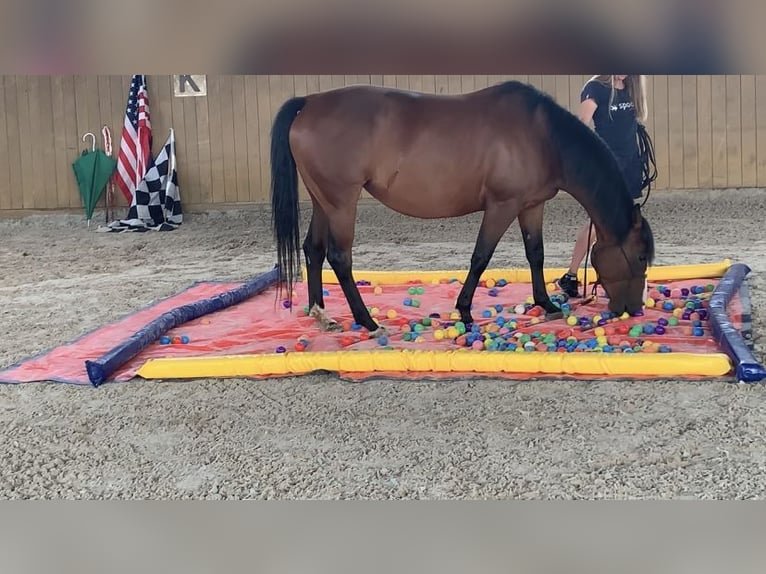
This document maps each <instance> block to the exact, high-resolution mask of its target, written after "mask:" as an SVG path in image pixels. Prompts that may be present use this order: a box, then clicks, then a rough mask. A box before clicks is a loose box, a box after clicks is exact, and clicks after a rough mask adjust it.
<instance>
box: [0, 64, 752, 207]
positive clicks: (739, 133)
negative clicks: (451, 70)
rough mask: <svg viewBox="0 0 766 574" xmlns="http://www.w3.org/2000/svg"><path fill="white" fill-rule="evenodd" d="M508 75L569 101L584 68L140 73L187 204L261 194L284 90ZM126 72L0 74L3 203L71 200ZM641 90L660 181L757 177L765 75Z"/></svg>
mask: <svg viewBox="0 0 766 574" xmlns="http://www.w3.org/2000/svg"><path fill="white" fill-rule="evenodd" d="M505 79H519V80H522V81H528V82H530V83H532V84H534V85H536V86H537V87H539V88H542V89H543V90H545V91H547V92H549V93H550V94H552V95H553V96H555V97H556V99H557V100H558V101H559V102H560V103H562V104H563V105H565V106H566V107H568V108H569V109H570V110H573V111H574V110H576V108H577V105H578V103H579V93H580V89H581V87H582V85H583V83H584V81H585V80H586V79H587V76H581V75H574V76H573V75H561V76H433V75H432V76H375V75H372V76H286V75H285V76H279V75H275V76H208V78H207V83H208V95H207V97H197V98H175V97H173V86H172V78H171V77H170V76H149V77H148V85H149V98H150V99H149V107H150V111H151V116H152V123H153V129H154V151H155V153H157V152H158V151H159V149H160V147H161V146H162V144H163V143H164V141H165V139H166V138H167V135H168V129H169V128H170V127H171V126H172V127H173V128H174V129H175V133H176V142H177V143H176V147H177V150H176V153H177V160H178V169H179V179H180V185H181V193H182V200H183V202H184V204H185V205H186V206H187V209H189V210H194V209H204V208H206V207H211V206H225V205H236V204H246V203H253V202H263V201H266V200H267V198H268V189H269V172H268V168H269V158H268V150H269V132H270V129H271V121H272V118H273V116H274V114H275V113H276V110H277V108H278V107H279V106H280V105H281V104H282V102H284V101H285V100H286V99H287V98H289V97H291V96H293V95H295V94H297V95H303V94H310V93H313V92H317V91H324V90H328V89H331V88H336V87H340V86H346V85H351V84H374V85H382V86H391V87H397V88H404V89H411V90H417V91H424V92H436V93H453V94H456V93H461V92H467V91H471V90H475V89H479V88H482V87H486V86H488V85H491V84H493V83H496V82H499V81H502V80H505ZM129 83H130V77H129V76H0V213H2V212H9V213H12V212H15V211H20V210H41V209H77V208H80V206H81V202H80V198H79V194H78V191H77V188H76V184H75V180H74V176H73V174H72V170H71V163H72V162H73V161H74V160H75V159H76V158H77V155H78V154H79V153H80V151H81V150H82V149H83V148H84V147H85V144H84V143H83V142H82V141H81V137H82V135H83V134H84V133H85V132H89V131H90V132H93V133H95V134H96V135H97V136H98V137H99V140H98V142H99V146H101V145H102V144H101V137H100V131H101V127H102V126H103V125H108V126H109V127H110V128H111V130H112V134H113V139H114V141H113V145H114V149H115V153H116V150H117V148H118V146H119V137H120V130H121V126H122V117H123V113H124V108H125V98H126V97H127V91H128V87H129ZM648 100H649V112H650V117H649V119H648V121H647V127H648V129H649V132H650V134H651V136H652V138H653V139H654V142H655V147H656V154H657V165H658V171H659V177H658V182H657V189H659V190H661V189H668V188H686V189H697V188H730V187H766V76H763V75H761V76H736V75H730V76H649V77H648ZM302 194H303V195H304V197H305V190H303V189H302ZM118 195H119V194H118ZM119 199H120V204H121V205H124V200H123V199H122V197H121V196H119Z"/></svg>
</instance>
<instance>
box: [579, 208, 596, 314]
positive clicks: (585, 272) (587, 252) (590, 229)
mask: <svg viewBox="0 0 766 574" xmlns="http://www.w3.org/2000/svg"><path fill="white" fill-rule="evenodd" d="M592 233H593V220H590V222H589V223H588V243H587V244H586V247H587V249H586V250H585V269H584V270H583V286H582V296H583V299H586V298H587V297H588V295H587V294H588V257H589V256H590V250H591V244H590V238H591V234H592ZM597 285H598V282H597V281H594V282H593V291H592V292H591V298H592V299H595V298H596V286H597ZM583 303H586V302H585V301H583Z"/></svg>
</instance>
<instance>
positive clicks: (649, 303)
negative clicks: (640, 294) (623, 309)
mask: <svg viewBox="0 0 766 574" xmlns="http://www.w3.org/2000/svg"><path fill="white" fill-rule="evenodd" d="M644 305H646V306H647V307H649V308H652V307H654V305H655V300H654V299H653V298H652V297H647V298H646V301H644Z"/></svg>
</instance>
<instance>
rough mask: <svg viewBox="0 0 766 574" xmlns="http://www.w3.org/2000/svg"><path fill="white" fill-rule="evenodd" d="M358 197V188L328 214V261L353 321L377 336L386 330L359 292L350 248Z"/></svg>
mask: <svg viewBox="0 0 766 574" xmlns="http://www.w3.org/2000/svg"><path fill="white" fill-rule="evenodd" d="M357 200H358V192H357V193H356V195H353V196H352V195H349V197H348V200H347V201H348V203H346V204H345V205H342V206H341V207H339V208H338V209H336V210H334V211H333V212H332V213H328V214H327V216H328V224H329V228H330V233H329V244H328V250H327V261H328V262H329V263H330V266H331V267H332V269H333V271H335V276H336V277H337V278H338V283H340V286H341V289H343V294H344V295H345V296H346V301H347V302H348V306H349V308H350V309H351V313H352V314H353V316H354V321H356V323H357V324H359V325H361V326H362V327H364V328H365V329H367V330H368V331H370V333H371V334H372V336H378V335H382V334H385V332H386V331H385V329H384V328H382V327H380V326H379V325H378V324H377V323H376V322H375V321H374V320H373V319H372V316H371V315H370V312H369V311H368V310H367V307H366V306H365V304H364V301H363V300H362V295H361V294H360V293H359V288H358V287H357V286H356V282H355V281H354V275H353V272H352V269H351V267H352V259H351V248H352V245H353V243H354V228H355V224H356V201H357Z"/></svg>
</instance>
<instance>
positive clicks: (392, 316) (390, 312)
mask: <svg viewBox="0 0 766 574" xmlns="http://www.w3.org/2000/svg"><path fill="white" fill-rule="evenodd" d="M386 317H388V318H389V319H396V311H394V310H393V309H389V310H388V311H387V312H386Z"/></svg>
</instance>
